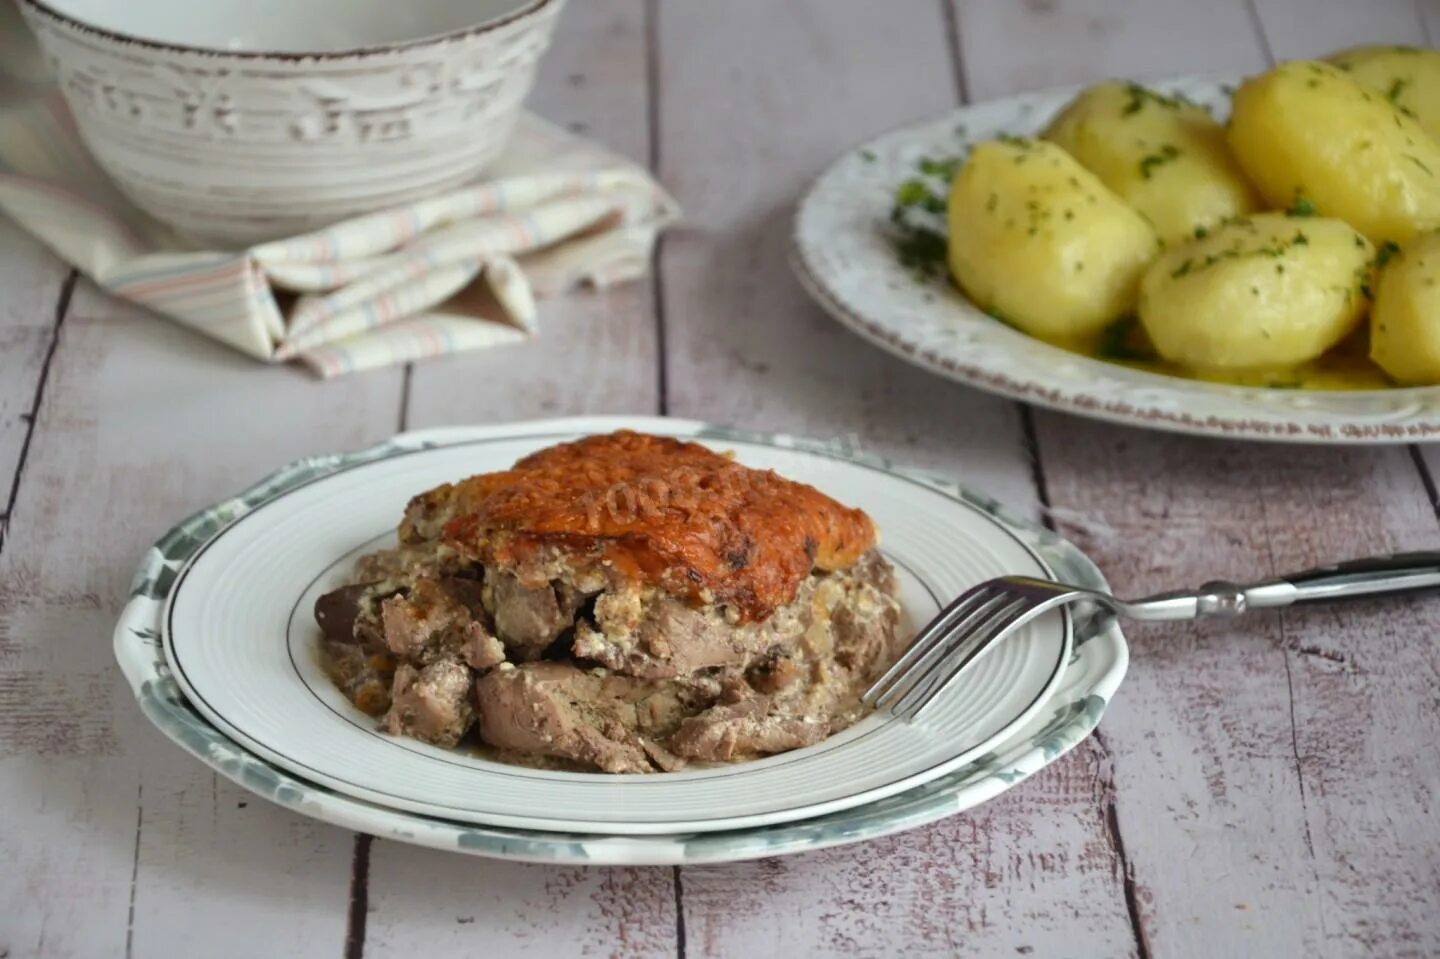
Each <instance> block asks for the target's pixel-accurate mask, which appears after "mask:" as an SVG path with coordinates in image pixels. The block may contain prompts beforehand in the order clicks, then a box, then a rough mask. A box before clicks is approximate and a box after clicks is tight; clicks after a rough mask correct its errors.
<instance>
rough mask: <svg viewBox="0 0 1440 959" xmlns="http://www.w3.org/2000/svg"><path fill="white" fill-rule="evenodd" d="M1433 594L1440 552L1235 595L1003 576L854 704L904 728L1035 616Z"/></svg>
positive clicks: (1285, 579)
mask: <svg viewBox="0 0 1440 959" xmlns="http://www.w3.org/2000/svg"><path fill="white" fill-rule="evenodd" d="M1437 586H1440V551H1434V552H1422V553H1398V554H1396V555H1393V556H1376V557H1371V558H1369V559H1357V560H1351V561H1349V562H1345V563H1337V564H1336V565H1334V566H1322V567H1318V568H1316V569H1308V570H1305V571H1303V572H1299V573H1292V574H1290V575H1288V576H1280V577H1276V578H1275V579H1267V580H1265V581H1264V582H1260V583H1255V584H1253V585H1249V586H1243V585H1239V584H1236V583H1231V582H1225V581H1216V582H1211V583H1206V584H1205V585H1203V586H1201V587H1200V588H1199V589H1197V590H1180V591H1176V592H1169V593H1159V594H1157V595H1155V596H1147V597H1145V598H1144V599H1136V600H1129V601H1127V600H1122V599H1116V598H1115V597H1114V596H1111V595H1110V594H1109V593H1103V592H1100V591H1099V590H1094V589H1085V588H1082V587H1080V586H1069V585H1067V584H1065V583H1057V582H1053V581H1051V580H1048V579H1036V578H1034V577H1031V576H1002V577H1000V578H999V579H992V580H989V581H987V582H984V583H981V584H980V585H979V586H976V587H974V588H973V589H970V590H967V591H966V592H965V593H963V594H962V595H961V596H960V598H958V599H956V600H955V601H954V602H952V603H951V604H950V605H949V606H946V607H945V608H944V609H942V610H941V611H940V615H938V616H936V617H935V618H934V619H932V620H931V621H930V622H929V623H928V624H927V625H926V626H925V628H924V629H922V630H920V632H919V633H918V634H916V636H915V639H914V640H913V641H912V642H911V643H910V646H909V648H908V649H907V650H906V651H905V654H904V655H903V656H901V657H900V658H899V659H898V660H896V661H895V664H894V665H893V666H891V667H890V668H889V669H888V670H886V671H885V673H884V675H882V676H881V677H880V678H879V679H878V680H876V681H875V684H874V685H873V686H871V687H870V688H869V689H868V690H866V691H865V694H864V696H863V697H862V702H864V703H865V704H867V705H869V706H873V707H875V708H876V709H887V708H888V709H889V710H890V711H891V712H892V713H894V714H895V715H896V716H898V717H900V718H901V719H904V720H906V721H907V722H913V721H914V720H915V719H916V718H918V717H919V715H920V713H921V712H922V711H923V710H924V709H925V707H926V706H928V705H930V704H931V703H932V702H934V701H935V697H937V696H938V695H939V694H940V692H941V691H942V690H943V689H945V687H947V686H949V685H950V684H951V683H952V682H954V681H955V680H956V679H957V678H959V677H960V676H962V675H964V673H965V672H966V670H968V669H969V668H970V667H971V666H973V665H974V664H975V663H976V662H977V661H978V660H979V659H980V657H981V656H983V655H985V653H987V652H989V651H990V650H991V649H994V648H995V647H996V646H998V645H999V644H1000V643H1002V642H1004V641H1005V640H1006V639H1007V638H1009V637H1011V636H1013V635H1015V634H1016V633H1017V632H1018V631H1019V630H1020V628H1021V627H1023V626H1024V625H1025V624H1027V623H1029V622H1030V621H1031V620H1033V619H1035V618H1036V617H1037V616H1039V615H1041V614H1042V613H1046V612H1049V611H1050V610H1052V609H1057V608H1059V607H1062V606H1070V605H1073V604H1079V603H1085V604H1092V605H1095V606H1099V607H1101V608H1102V609H1103V610H1105V611H1108V612H1109V613H1111V614H1114V615H1118V616H1122V617H1124V618H1125V619H1133V620H1139V621H1142V622H1157V621H1167V620H1188V619H1200V618H1202V617H1207V616H1215V617H1222V618H1223V617H1232V616H1239V615H1240V614H1241V613H1247V612H1249V611H1250V610H1252V609H1279V608H1282V607H1285V606H1296V605H1299V604H1301V603H1324V602H1329V601H1332V600H1341V599H1353V598H1359V597H1362V596H1380V595H1386V594H1393V593H1405V592H1412V591H1416V590H1425V589H1431V588H1434V587H1437Z"/></svg>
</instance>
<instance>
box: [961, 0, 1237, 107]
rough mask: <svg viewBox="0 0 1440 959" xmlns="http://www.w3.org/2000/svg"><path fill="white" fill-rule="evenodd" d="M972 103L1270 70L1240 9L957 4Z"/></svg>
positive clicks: (1186, 3) (1083, 0)
mask: <svg viewBox="0 0 1440 959" xmlns="http://www.w3.org/2000/svg"><path fill="white" fill-rule="evenodd" d="M955 8H956V11H957V20H958V23H959V26H960V47H961V57H960V59H961V62H962V63H963V64H964V68H965V77H966V81H967V83H968V84H969V88H970V96H971V98H972V99H976V100H984V99H989V98H992V97H998V96H1005V95H1007V94H1011V93H1018V92H1019V91H1021V90H1035V89H1041V88H1044V87H1053V86H1063V85H1067V84H1071V83H1081V82H1084V81H1092V80H1093V81H1099V80H1103V79H1107V78H1111V77H1117V76H1124V77H1141V76H1155V77H1163V76H1174V75H1177V74H1182V73H1184V74H1192V73H1198V74H1207V73H1230V72H1236V71H1244V70H1252V69H1254V68H1255V67H1257V66H1259V65H1260V64H1262V63H1263V62H1264V59H1263V52H1262V50H1261V48H1260V42H1259V40H1258V38H1257V36H1256V32H1255V30H1254V27H1253V24H1252V22H1251V17H1250V14H1249V12H1248V11H1247V9H1246V7H1245V5H1244V4H1243V3H1241V2H1236V0H1209V2H1205V3H1196V2H1193V0H1025V2H1021V3H993V2H990V0H955Z"/></svg>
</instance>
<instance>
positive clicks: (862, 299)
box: [791, 78, 1440, 444]
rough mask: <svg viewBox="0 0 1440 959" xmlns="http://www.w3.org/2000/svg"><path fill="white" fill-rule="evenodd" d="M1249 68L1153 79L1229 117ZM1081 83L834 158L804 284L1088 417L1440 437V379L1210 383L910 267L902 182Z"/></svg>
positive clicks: (811, 193)
mask: <svg viewBox="0 0 1440 959" xmlns="http://www.w3.org/2000/svg"><path fill="white" fill-rule="evenodd" d="M1238 79H1239V78H1224V79H1207V78H1180V79H1174V80H1162V81H1155V82H1153V83H1151V82H1149V81H1147V83H1148V84H1149V85H1150V86H1152V87H1154V88H1155V89H1158V90H1160V91H1162V92H1165V93H1172V94H1179V95H1182V96H1184V97H1186V98H1188V99H1190V100H1193V101H1195V102H1197V103H1201V104H1203V105H1205V106H1207V107H1209V108H1210V109H1211V111H1212V112H1213V113H1214V114H1215V115H1216V116H1224V113H1225V110H1226V103H1227V100H1228V96H1227V91H1228V89H1229V88H1230V87H1231V86H1233V84H1234V83H1236V82H1238ZM1080 89H1081V88H1080V87H1069V88H1064V89H1059V90H1049V91H1042V92H1036V93H1026V94H1022V95H1019V96H1014V97H1009V98H1006V99H1002V100H994V101H990V102H986V103H980V104H975V105H972V106H967V107H963V108H961V109H959V110H956V111H954V112H952V113H950V114H948V115H946V116H944V117H940V118H937V119H934V120H929V121H925V122H922V123H919V124H915V125H912V126H907V127H904V128H902V129H899V130H895V131H892V132H890V133H886V134H884V135H882V136H880V137H878V138H876V139H873V140H871V141H869V142H867V143H865V144H862V145H861V146H859V147H856V148H855V149H853V150H851V151H849V152H848V153H846V154H845V155H844V156H842V157H840V158H839V159H838V160H836V161H835V162H834V163H833V164H832V165H831V166H830V167H829V168H828V169H827V170H826V171H825V172H824V173H822V174H821V175H820V176H819V178H818V179H817V180H816V181H815V182H814V184H813V185H812V186H811V187H810V188H809V190H808V191H807V192H806V194H805V195H804V197H803V198H802V199H801V201H800V204H799V207H798V210H797V212H796V215H795V222H794V232H793V235H792V243H791V259H792V263H793V265H794V268H795V272H796V274H797V276H798V277H799V279H800V282H801V284H802V285H803V286H804V287H805V288H806V289H807V290H808V291H809V292H810V294H811V295H812V296H814V298H815V299H816V300H817V301H818V302H819V303H820V304H821V305H822V306H823V307H824V308H825V309H826V310H827V311H828V312H829V313H830V314H831V315H832V316H833V317H834V318H835V319H837V320H838V321H840V322H841V323H842V324H844V325H845V326H847V327H849V328H850V329H852V330H854V331H855V332H856V333H858V334H859V335H860V336H862V337H864V338H865V339H867V340H869V341H870V342H872V343H874V344H875V345H877V346H880V347H881V348H883V349H885V350H888V351H890V352H891V353H894V354H895V355H897V356H899V357H900V358H902V359H904V360H906V361H907V362H910V363H912V364H914V365H916V366H919V367H921V368H923V369H927V370H930V371H931V372H934V373H937V374H939V375H941V376H945V377H948V378H950V379H953V380H958V381H959V382H961V383H965V384H967V385H969V386H974V387H976V388H978V389H982V390H986V391H988V392H991V393H997V394H1000V395H1002V396H1007V397H1011V398H1013V399H1017V400H1021V401H1024V402H1027V403H1033V404H1035V405H1038V406H1044V407H1049V408H1051V409H1056V410H1060V411H1062V412H1066V413H1073V414H1075V415H1078V416H1086V417H1091V418H1095V419H1102V420H1108V421H1111V422H1116V423H1124V424H1126V425H1130V426H1138V427H1143V428H1147V429H1158V430H1166V431H1171V432H1179V433H1190V434H1197V435H1202V436H1213V437H1229V438H1238V439H1258V440H1270V441H1280V442H1297V443H1335V444H1340V443H1345V444H1395V443H1412V442H1417V441H1426V440H1435V439H1440V387H1412V388H1394V389H1380V390H1333V391H1332V390H1308V389H1307V390H1297V389H1279V388H1265V387H1250V386H1232V385H1227V384H1223V383H1210V382H1202V381H1199V380H1191V379H1185V378H1182V377H1175V376H1166V375H1163V374H1159V373H1154V372H1150V371H1148V370H1142V369H1135V368H1132V367H1128V366H1124V365H1120V364H1117V363H1109V362H1105V361H1104V360H1100V359H1095V358H1092V357H1088V356H1084V355H1081V354H1078V353H1073V352H1070V351H1068V350H1064V349H1061V348H1059V347H1056V346H1051V345H1050V344H1048V343H1044V342H1042V341H1040V340H1037V339H1035V338H1033V337H1030V336H1027V335H1026V334H1024V333H1021V332H1019V331H1018V330H1015V329H1012V328H1010V327H1009V326H1006V325H1005V324H1003V323H1001V322H999V321H997V320H995V319H992V318H991V317H989V316H987V315H985V313H983V312H982V311H981V310H980V309H978V308H977V307H976V306H974V305H973V304H972V303H970V301H969V300H967V299H966V298H965V297H964V296H963V295H962V294H961V293H960V292H959V291H958V290H956V289H955V287H954V286H953V285H951V284H950V283H948V282H946V281H945V280H943V279H934V280H929V281H925V280H922V279H919V278H917V277H916V276H914V275H913V273H912V271H911V269H909V268H907V267H906V266H904V265H902V263H901V262H900V258H899V257H898V256H897V254H896V251H895V249H894V245H893V241H892V239H891V235H890V232H889V229H888V224H889V215H890V211H891V207H892V204H893V202H894V197H895V191H896V188H897V186H898V185H899V184H901V183H903V182H905V181H906V180H907V179H909V178H911V177H913V176H914V175H915V171H916V169H917V165H918V164H919V163H920V161H921V160H923V159H924V158H927V157H944V156H953V155H955V154H957V153H959V152H961V151H962V150H963V149H964V147H965V146H966V145H967V144H968V143H973V142H976V141H978V140H983V139H989V138H993V137H996V136H999V135H1002V134H1011V135H1026V134H1031V133H1034V132H1036V131H1038V130H1039V129H1040V128H1041V127H1042V126H1043V125H1044V124H1045V123H1046V122H1047V121H1048V120H1049V118H1050V117H1051V116H1053V115H1054V113H1055V112H1056V111H1057V110H1058V109H1059V108H1060V107H1061V106H1063V105H1064V104H1065V103H1066V102H1068V101H1069V100H1070V99H1071V98H1072V97H1073V96H1074V95H1075V94H1076V93H1078V92H1079V90H1080Z"/></svg>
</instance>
